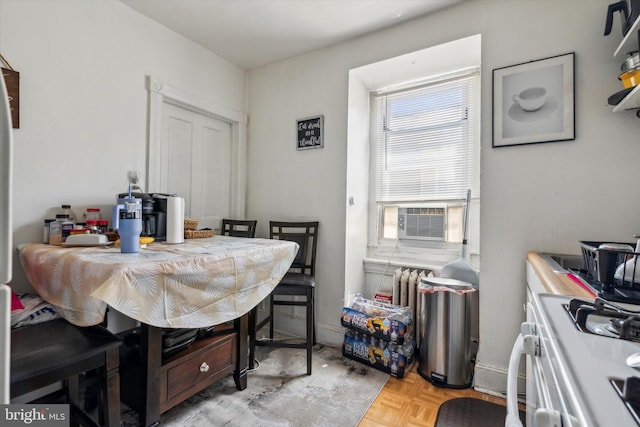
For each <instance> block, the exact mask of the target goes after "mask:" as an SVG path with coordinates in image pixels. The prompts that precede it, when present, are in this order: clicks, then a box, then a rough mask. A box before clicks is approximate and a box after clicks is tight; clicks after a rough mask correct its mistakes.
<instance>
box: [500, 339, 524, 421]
mask: <svg viewBox="0 0 640 427" xmlns="http://www.w3.org/2000/svg"><path fill="white" fill-rule="evenodd" d="M527 336H530V335H527ZM523 354H524V338H523V337H522V334H518V338H516V342H515V343H514V344H513V349H512V350H511V358H510V359H509V368H508V371H507V417H506V418H505V420H504V425H505V427H522V421H520V415H519V410H518V367H519V365H520V356H522V355H523Z"/></svg>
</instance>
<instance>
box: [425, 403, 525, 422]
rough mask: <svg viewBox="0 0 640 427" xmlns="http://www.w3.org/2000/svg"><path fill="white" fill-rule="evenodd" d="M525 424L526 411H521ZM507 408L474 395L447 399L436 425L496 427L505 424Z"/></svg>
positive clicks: (440, 409)
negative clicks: (473, 396) (476, 397)
mask: <svg viewBox="0 0 640 427" xmlns="http://www.w3.org/2000/svg"><path fill="white" fill-rule="evenodd" d="M519 415H520V420H521V421H522V423H523V425H524V421H525V413H524V412H523V411H520V413H519ZM506 416H507V408H506V407H504V406H502V405H498V404H497V403H493V402H487V401H484V400H480V399H475V398H472V397H459V398H456V399H451V400H447V401H446V402H444V403H443V404H442V405H440V408H439V409H438V418H437V419H436V426H435V427H496V426H503V425H504V420H505V418H506Z"/></svg>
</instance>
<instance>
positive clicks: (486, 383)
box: [473, 362, 526, 397]
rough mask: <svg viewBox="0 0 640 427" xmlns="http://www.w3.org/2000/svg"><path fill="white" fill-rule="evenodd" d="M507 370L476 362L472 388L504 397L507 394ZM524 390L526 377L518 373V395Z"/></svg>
mask: <svg viewBox="0 0 640 427" xmlns="http://www.w3.org/2000/svg"><path fill="white" fill-rule="evenodd" d="M507 373H508V371H507V369H506V368H503V367H501V366H493V365H487V364H483V363H482V362H476V364H475V369H474V375H473V388H474V389H475V390H477V391H479V392H483V393H487V394H491V395H495V396H501V397H505V396H506V394H507ZM525 390H526V375H524V374H523V373H518V393H519V394H520V393H524V392H525Z"/></svg>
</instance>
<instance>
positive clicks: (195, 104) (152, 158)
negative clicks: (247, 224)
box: [146, 76, 248, 219]
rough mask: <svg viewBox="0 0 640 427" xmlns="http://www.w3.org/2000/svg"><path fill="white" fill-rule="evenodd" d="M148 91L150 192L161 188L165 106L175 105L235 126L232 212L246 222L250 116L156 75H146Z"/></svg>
mask: <svg viewBox="0 0 640 427" xmlns="http://www.w3.org/2000/svg"><path fill="white" fill-rule="evenodd" d="M146 89H147V91H148V93H149V122H148V141H147V171H146V172H147V173H146V182H147V189H149V188H160V181H161V173H160V170H161V158H162V156H161V152H160V150H161V147H162V107H163V105H164V104H165V103H167V104H173V105H175V106H178V107H180V108H184V109H186V110H190V111H193V112H195V113H199V114H204V115H207V116H211V117H213V118H215V119H218V120H222V121H224V122H227V123H229V124H230V125H231V169H230V170H231V180H230V183H231V188H230V199H231V200H229V210H230V215H231V217H233V218H237V219H244V216H245V213H246V192H247V122H248V119H247V114H246V113H243V112H240V111H235V110H231V109H229V108H226V107H223V106H220V105H218V104H216V103H215V102H213V101H210V100H208V99H204V98H202V97H199V96H196V95H193V94H190V93H187V92H185V91H183V90H181V89H178V88H176V87H175V86H173V85H171V84H168V83H166V82H163V81H161V80H160V79H158V78H156V77H153V76H146Z"/></svg>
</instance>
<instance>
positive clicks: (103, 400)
mask: <svg viewBox="0 0 640 427" xmlns="http://www.w3.org/2000/svg"><path fill="white" fill-rule="evenodd" d="M120 343H121V341H120V339H118V338H117V337H116V336H115V335H113V334H112V333H111V332H109V331H108V330H107V329H106V328H104V327H102V326H91V327H86V328H83V327H79V326H74V325H72V324H71V323H69V322H67V321H66V320H64V319H55V320H51V321H47V322H42V323H36V324H33V325H27V326H23V327H20V328H17V329H13V330H12V331H11V374H10V376H11V380H10V389H11V392H10V394H11V398H12V399H13V398H15V397H19V396H23V395H25V394H26V393H29V392H33V391H36V390H39V389H41V388H43V387H45V386H48V385H51V384H56V383H58V382H62V385H63V388H62V390H56V391H54V392H52V393H50V394H47V395H46V396H42V397H39V398H37V399H35V400H33V401H32V402H30V403H33V404H44V403H68V404H70V411H71V421H73V423H72V424H71V425H75V424H76V423H79V424H81V425H86V426H98V425H103V426H114V427H115V426H120V375H119V369H118V368H119V363H120V360H119V347H120ZM83 374H86V375H83ZM92 375H93V376H92ZM81 377H83V380H85V379H86V381H83V384H90V385H91V383H92V382H97V383H98V384H97V385H98V388H97V390H96V391H97V393H96V394H91V393H85V394H86V395H87V396H95V397H97V404H98V414H97V417H94V416H93V415H92V414H91V411H90V410H91V409H93V408H91V406H92V405H91V403H90V402H87V399H86V398H85V402H84V404H81V403H82V400H81V399H80V392H81V390H80V389H81V381H80V379H81ZM94 380H95V381H94ZM93 385H94V386H95V385H96V384H93ZM60 398H63V400H62V401H60V400H59V399H60ZM94 403H95V402H94ZM95 418H97V419H95Z"/></svg>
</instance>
